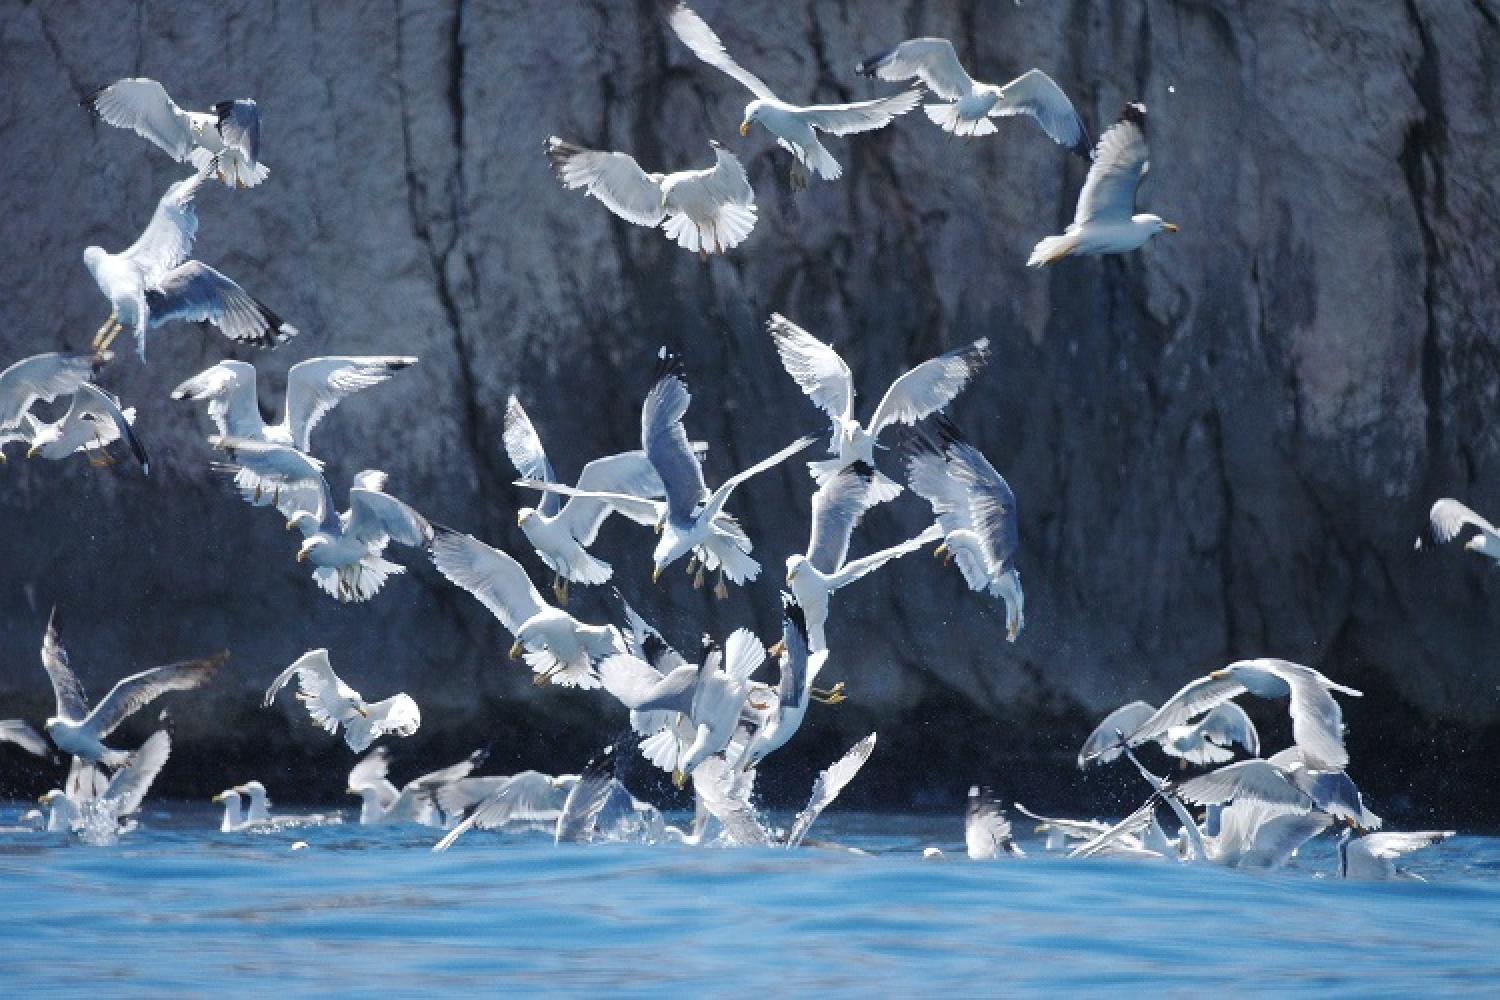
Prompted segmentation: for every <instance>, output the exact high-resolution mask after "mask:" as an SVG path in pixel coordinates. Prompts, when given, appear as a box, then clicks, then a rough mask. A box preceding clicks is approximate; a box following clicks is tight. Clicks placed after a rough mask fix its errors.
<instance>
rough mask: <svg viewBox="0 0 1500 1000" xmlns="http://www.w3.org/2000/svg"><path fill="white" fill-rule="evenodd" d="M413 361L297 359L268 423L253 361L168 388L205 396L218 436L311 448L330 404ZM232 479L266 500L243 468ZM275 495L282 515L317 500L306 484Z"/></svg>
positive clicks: (179, 394)
mask: <svg viewBox="0 0 1500 1000" xmlns="http://www.w3.org/2000/svg"><path fill="white" fill-rule="evenodd" d="M416 363H417V359H416V358H411V357H390V356H373V357H327V358H309V359H308V360H306V361H299V362H298V363H297V364H295V365H292V367H291V370H290V371H289V372H287V377H286V403H285V412H283V414H282V416H281V419H280V420H279V421H277V422H276V423H273V424H268V423H266V422H265V420H264V418H262V417H261V414H260V401H259V396H258V395H257V393H256V372H255V366H254V365H250V364H247V363H245V362H243V361H221V362H219V363H218V364H216V365H214V366H213V367H211V368H208V369H206V370H204V371H201V372H199V373H198V374H197V375H194V376H193V377H192V378H190V379H188V380H187V381H185V382H183V383H182V384H181V385H179V386H178V387H177V388H175V389H173V390H172V398H173V399H178V400H182V399H187V400H194V401H197V402H206V403H207V404H208V417H209V419H210V420H212V421H213V424H214V426H215V427H216V428H217V429H218V432H219V435H220V436H221V437H227V438H243V439H246V440H251V441H262V442H265V443H266V444H279V445H286V446H287V447H290V448H296V449H298V450H299V451H303V452H309V453H310V452H311V451H312V432H313V428H315V427H317V426H318V424H319V423H320V422H321V421H322V420H323V418H324V417H326V416H328V414H329V413H330V412H331V411H332V410H333V408H334V407H336V406H338V405H339V404H340V403H341V402H343V401H344V400H345V399H347V398H348V397H349V396H351V395H353V394H354V393H356V392H359V391H360V390H361V389H368V388H370V387H372V386H377V385H380V384H381V383H382V382H385V381H386V380H388V379H390V378H391V377H392V376H394V375H395V374H396V373H397V372H399V371H401V370H402V369H404V368H409V367H411V366H412V365H414V364H416ZM235 485H236V486H237V487H239V490H240V493H241V494H243V495H244V497H245V499H246V500H248V501H249V502H251V503H254V504H257V505H259V504H262V503H269V502H270V498H271V496H272V495H273V494H275V491H274V490H272V489H266V488H265V487H264V484H262V483H260V481H259V480H258V479H257V478H256V477H255V476H254V475H253V474H252V473H250V472H249V471H248V470H244V469H242V470H241V471H240V472H239V473H238V474H237V476H236V478H235ZM277 496H278V506H279V508H280V510H281V511H282V513H284V514H286V515H287V516H290V515H292V514H293V513H295V512H296V511H298V510H312V509H314V507H315V506H316V504H317V501H318V495H317V491H316V490H314V489H310V488H305V487H304V488H301V489H292V490H283V491H281V492H280V493H279V494H277Z"/></svg>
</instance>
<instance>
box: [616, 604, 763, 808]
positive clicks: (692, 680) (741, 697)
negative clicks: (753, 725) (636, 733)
mask: <svg viewBox="0 0 1500 1000" xmlns="http://www.w3.org/2000/svg"><path fill="white" fill-rule="evenodd" d="M765 658H766V650H765V647H764V646H762V645H761V644H760V642H759V641H758V640H757V639H756V638H755V634H754V633H752V632H751V631H750V630H749V629H739V630H737V631H735V632H734V633H733V634H732V635H730V637H729V639H728V641H727V642H725V644H724V652H723V655H722V656H719V655H714V654H711V655H709V656H707V657H705V658H704V660H703V663H702V665H701V666H698V667H692V666H688V665H683V666H681V667H678V668H677V669H675V670H673V671H672V672H671V673H670V674H667V675H665V676H663V675H662V674H661V673H660V672H659V671H658V670H657V669H656V668H655V667H653V666H651V665H650V664H649V663H644V662H642V661H641V660H639V659H637V658H636V657H634V656H631V655H630V654H628V653H617V654H615V655H613V656H610V657H609V658H608V659H606V660H605V661H604V662H603V663H601V664H600V665H599V679H600V682H601V683H602V684H603V685H604V689H605V690H606V691H608V692H609V693H610V694H612V695H614V696H615V697H616V698H617V699H619V701H620V703H621V704H622V705H624V706H625V707H626V708H628V709H630V710H631V711H635V712H677V713H681V714H682V715H685V716H687V717H688V718H689V719H690V720H691V723H692V726H693V729H694V731H695V736H694V739H693V742H692V744H691V745H690V746H689V747H688V750H687V752H686V754H685V755H684V756H683V758H682V760H681V762H680V763H679V764H678V766H677V768H676V770H675V771H674V772H673V774H672V780H673V782H674V783H675V784H676V785H677V787H678V788H681V787H683V785H685V784H686V783H687V778H688V777H690V776H691V775H692V773H693V770H694V769H695V768H696V767H697V766H698V765H699V764H701V763H703V761H704V760H705V759H707V758H708V757H710V756H712V755H713V754H716V753H719V752H720V751H721V750H723V749H725V748H726V747H727V746H728V745H729V742H730V740H731V739H732V738H733V737H734V731H735V723H736V722H737V721H738V720H739V717H740V709H741V707H742V706H743V705H744V704H745V696H746V695H747V694H748V693H749V690H750V675H751V674H753V673H754V672H755V671H756V669H757V668H758V667H759V666H760V665H761V663H763V662H764V661H765Z"/></svg>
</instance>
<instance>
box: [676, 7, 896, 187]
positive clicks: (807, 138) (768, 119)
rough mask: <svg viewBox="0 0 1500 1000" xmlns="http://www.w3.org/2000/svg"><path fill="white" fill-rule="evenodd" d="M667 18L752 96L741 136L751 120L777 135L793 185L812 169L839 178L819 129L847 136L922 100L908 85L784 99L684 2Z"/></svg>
mask: <svg viewBox="0 0 1500 1000" xmlns="http://www.w3.org/2000/svg"><path fill="white" fill-rule="evenodd" d="M668 23H669V24H670V25H671V26H672V30H673V31H674V32H676V34H677V37H678V38H679V39H681V41H682V44H684V45H686V46H687V47H688V48H689V49H691V50H692V52H693V55H695V56H697V57H698V58H699V59H701V60H703V61H704V62H706V63H708V65H710V66H712V67H714V68H715V69H717V70H719V71H720V72H723V73H725V74H727V75H729V76H731V77H733V78H734V79H735V80H736V81H738V82H739V83H740V84H741V85H743V86H744V87H745V88H746V89H748V90H749V91H750V92H751V93H752V94H754V95H755V100H753V101H751V102H750V103H749V104H747V105H745V118H744V121H743V122H741V123H740V135H748V134H749V132H750V125H751V124H752V123H754V122H759V123H760V124H761V125H762V126H764V127H765V129H766V131H768V132H770V133H771V134H772V135H774V136H775V137H776V141H777V143H779V144H780V146H781V147H782V148H783V149H785V150H787V151H788V152H789V153H791V154H792V155H793V156H795V157H796V158H797V164H796V166H794V167H793V168H792V187H793V189H800V188H805V187H806V186H807V184H808V181H809V180H811V178H812V175H813V174H814V173H816V174H818V175H819V176H821V177H823V178H824V179H825V180H830V181H833V180H838V178H839V176H840V175H841V174H842V173H843V168H842V167H840V166H839V163H838V161H837V160H835V159H834V158H833V156H832V155H830V154H829V152H828V150H826V149H824V148H823V144H822V143H821V142H819V141H818V133H819V132H827V133H829V134H830V135H851V134H853V133H855V132H868V131H871V130H873V129H878V128H884V127H885V126H887V125H889V124H890V123H891V121H892V119H894V118H896V117H897V116H899V115H904V114H906V113H907V112H908V111H910V110H911V109H912V108H914V107H916V106H917V104H918V103H920V102H921V100H922V92H921V91H920V90H908V91H905V92H904V93H900V94H896V95H894V96H892V97H882V98H879V99H877V100H873V101H855V102H854V103H852V104H814V105H808V106H805V107H803V106H799V105H796V104H788V103H787V102H786V101H783V100H781V99H780V98H778V97H777V96H776V95H775V94H774V93H772V91H771V88H770V87H767V86H766V85H765V83H764V82H762V81H761V79H760V77H758V76H756V75H755V74H754V73H751V72H750V71H749V70H747V69H745V68H744V67H743V66H741V65H740V64H739V63H737V62H735V61H734V59H733V58H732V57H731V56H730V55H729V53H728V52H727V51H725V49H724V43H723V42H721V41H719V36H718V35H716V34H714V31H713V29H712V28H710V27H709V26H708V24H707V23H705V22H704V20H703V18H701V17H699V16H698V15H697V13H695V12H694V11H693V9H692V8H690V7H689V6H688V5H687V4H685V3H682V4H678V6H677V8H676V9H675V10H673V11H672V14H671V16H670V17H669V18H668Z"/></svg>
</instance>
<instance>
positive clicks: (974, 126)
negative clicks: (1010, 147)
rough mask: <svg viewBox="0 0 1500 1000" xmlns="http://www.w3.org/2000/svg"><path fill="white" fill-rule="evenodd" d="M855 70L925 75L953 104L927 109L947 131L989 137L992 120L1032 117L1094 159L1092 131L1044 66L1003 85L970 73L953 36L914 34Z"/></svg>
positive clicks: (899, 76) (891, 76)
mask: <svg viewBox="0 0 1500 1000" xmlns="http://www.w3.org/2000/svg"><path fill="white" fill-rule="evenodd" d="M855 72H857V73H859V74H860V75H861V76H872V77H879V78H880V79H882V80H896V81H905V80H911V79H920V80H921V81H922V82H923V83H925V84H926V85H927V88H928V89H929V90H931V91H932V92H933V93H934V94H935V95H937V96H938V97H941V98H942V99H943V100H944V101H945V102H947V103H942V104H928V105H925V106H923V108H922V110H923V111H925V112H927V117H928V118H931V119H932V121H933V123H934V124H936V125H937V126H939V127H940V128H942V130H943V131H945V132H951V133H953V134H954V135H962V136H977V135H989V134H990V133H992V132H994V131H995V123H994V122H992V121H991V120H990V119H991V118H1011V117H1014V116H1016V115H1028V116H1030V117H1031V118H1033V119H1035V120H1036V123H1037V124H1038V125H1040V126H1041V127H1042V129H1043V130H1044V131H1045V132H1046V133H1047V135H1048V136H1050V137H1051V138H1052V141H1053V142H1055V143H1057V144H1058V145H1060V146H1066V147H1067V148H1068V149H1069V150H1070V151H1071V152H1073V153H1076V154H1078V155H1079V156H1081V157H1083V158H1084V159H1085V160H1087V159H1090V158H1091V157H1090V152H1091V151H1090V148H1089V131H1088V129H1087V128H1085V127H1084V124H1083V119H1082V118H1080V117H1078V112H1077V111H1075V110H1073V102H1072V101H1070V100H1068V95H1067V94H1065V93H1063V90H1062V88H1061V87H1059V86H1058V85H1057V84H1056V83H1054V82H1053V80H1052V77H1050V76H1048V75H1047V74H1046V73H1043V72H1042V71H1041V70H1039V69H1031V70H1027V71H1026V72H1025V73H1023V74H1021V75H1020V76H1018V77H1016V78H1015V79H1014V80H1012V81H1010V82H1009V83H1007V84H1006V85H1005V86H1003V87H997V86H995V85H994V84H992V83H979V82H978V81H976V80H974V79H973V78H972V77H970V76H969V74H968V73H967V72H965V71H964V68H963V66H962V65H961V64H960V63H959V61H958V54H957V53H956V52H954V51H953V43H952V42H950V41H948V39H946V38H910V39H907V40H906V41H904V42H902V43H901V44H900V45H897V46H896V47H895V48H893V49H887V50H886V51H885V52H882V53H880V54H879V55H876V56H871V57H870V58H869V59H866V60H865V61H864V62H862V63H860V64H859V65H858V66H857V67H855Z"/></svg>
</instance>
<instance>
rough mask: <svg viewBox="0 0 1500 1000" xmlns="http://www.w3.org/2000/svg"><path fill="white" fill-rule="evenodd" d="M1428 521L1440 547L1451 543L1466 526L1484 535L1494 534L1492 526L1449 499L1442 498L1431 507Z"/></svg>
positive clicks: (1460, 504) (1462, 505)
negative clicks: (1476, 529)
mask: <svg viewBox="0 0 1500 1000" xmlns="http://www.w3.org/2000/svg"><path fill="white" fill-rule="evenodd" d="M1428 521H1429V522H1431V525H1432V537H1433V538H1434V539H1435V540H1436V541H1437V542H1438V544H1440V545H1443V544H1447V543H1448V542H1451V541H1453V539H1455V538H1457V537H1458V536H1459V534H1460V533H1461V532H1462V531H1463V530H1464V528H1465V527H1466V526H1473V527H1475V528H1478V529H1479V530H1480V531H1482V532H1484V533H1485V534H1486V535H1495V534H1496V532H1495V526H1494V525H1493V524H1491V523H1490V522H1489V521H1487V520H1485V519H1484V518H1482V517H1480V516H1479V515H1478V514H1476V513H1474V512H1473V511H1472V510H1470V509H1469V508H1468V507H1466V506H1465V505H1464V504H1462V503H1460V502H1458V501H1457V500H1454V499H1452V498H1451V497H1444V498H1443V499H1441V500H1439V501H1438V502H1437V503H1435V504H1433V505H1432V511H1431V513H1430V514H1428Z"/></svg>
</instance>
